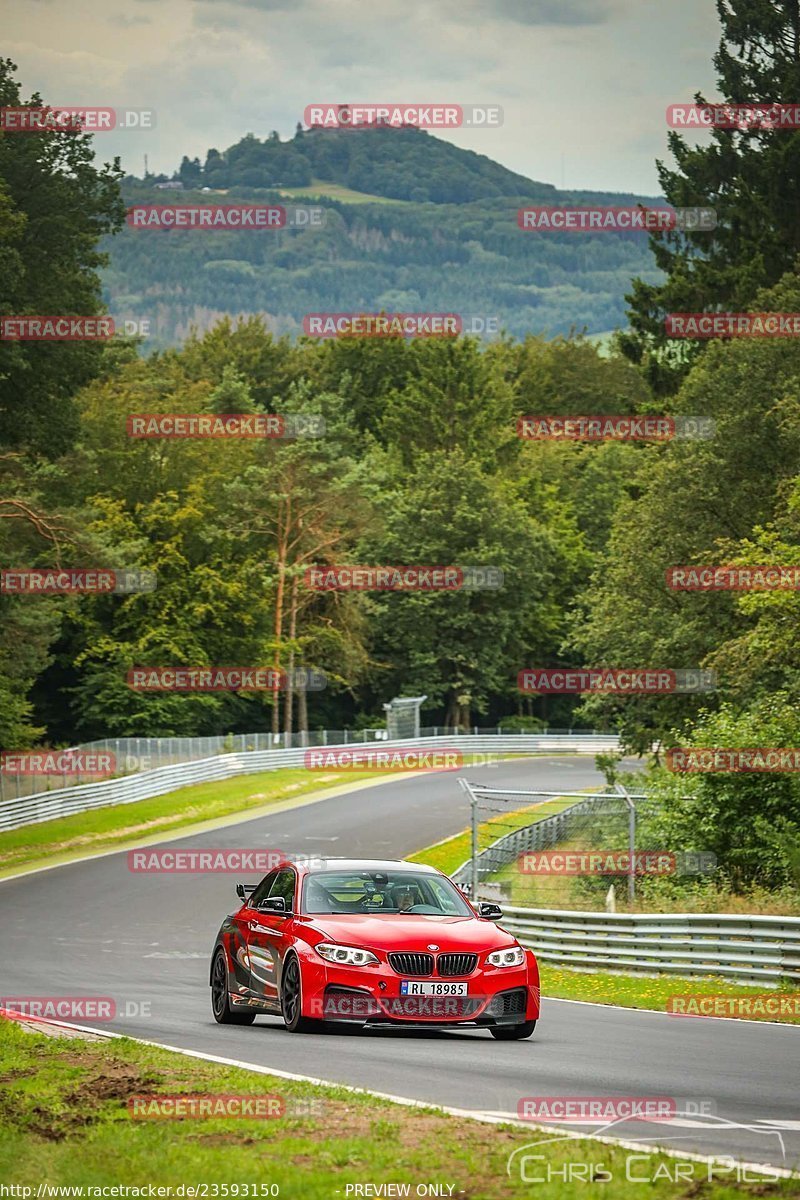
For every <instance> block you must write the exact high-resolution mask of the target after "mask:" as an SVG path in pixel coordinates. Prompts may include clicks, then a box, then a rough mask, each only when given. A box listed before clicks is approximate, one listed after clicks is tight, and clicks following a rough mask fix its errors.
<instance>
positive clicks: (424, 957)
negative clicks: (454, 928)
mask: <svg viewBox="0 0 800 1200" xmlns="http://www.w3.org/2000/svg"><path fill="white" fill-rule="evenodd" d="M389 963H390V965H391V968H392V970H393V971H397V974H398V975H432V974H433V955H432V954H408V953H405V952H403V953H395V954H390V955H389Z"/></svg>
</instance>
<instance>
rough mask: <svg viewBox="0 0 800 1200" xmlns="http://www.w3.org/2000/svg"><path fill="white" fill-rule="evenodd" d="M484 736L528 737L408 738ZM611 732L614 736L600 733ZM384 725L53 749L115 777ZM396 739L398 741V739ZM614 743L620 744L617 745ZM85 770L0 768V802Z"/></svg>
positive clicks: (344, 737) (437, 732)
mask: <svg viewBox="0 0 800 1200" xmlns="http://www.w3.org/2000/svg"><path fill="white" fill-rule="evenodd" d="M595 732H596V731H595V730H593V729H546V730H542V731H541V733H540V734H537V735H536V736H541V737H546V738H551V737H560V736H562V735H566V736H568V737H573V736H579V735H589V736H592V735H594V734H595ZM479 735H483V736H486V737H514V738H516V737H529V736H531V735H530V734H517V733H515V732H512V731H511V730H510V729H507V730H505V731H504V730H503V727H502V725H496V726H490V727H489V728H485V729H481V728H479V727H478V726H477V725H476V726H474V727H473V728H472V729H471V730H463V731H460V730H458V729H448V728H446V727H442V726H441V725H429V726H423V728H421V729H420V730H419V731H418V732H416V733H415V732H412V731H409V732H408V733H405V734H404V735H403V736H404V738H406V739H407V738H415V737H419V738H420V739H423V738H424V739H426V740H427V739H428V738H437V737H445V738H459V739H460V738H462V737H472V736H475V737H477V736H479ZM600 736H613V735H606V734H603V735H600ZM386 740H387V734H386V730H385V729H358V730H348V729H309V730H300V731H295V732H294V733H267V732H265V731H263V730H262V731H261V732H260V733H229V734H224V735H223V734H217V735H212V736H208V737H206V736H203V737H122V738H101V739H100V740H99V741H94V742H83V743H82V744H81V745H78V746H72V747H70V749H69V750H64V751H62V750H59V751H53V753H54V754H57V755H67V754H77V755H78V756H79V757H80V753H81V752H83V753H84V754H89V755H94V754H99V755H106V756H108V757H109V758H110V759H111V760H112V761H113V763H114V770H113V771H112V772H111V773H112V774H113V775H115V776H118V775H134V774H136V773H138V772H140V771H155V770H157V769H158V767H174V766H175V765H176V764H177V763H183V762H197V761H199V760H200V759H206V758H211V757H212V756H213V755H218V754H252V753H254V752H255V751H257V750H305V749H306V748H307V747H312V746H354V745H359V746H360V745H368V744H371V743H375V742H379V743H382V744H383V743H385V742H386ZM395 740H397V739H395ZM615 744H616V743H615ZM96 782H97V778H96V775H95V776H94V777H93V776H92V775H91V774H89V773H87V774H86V777H85V778H82V777H81V775H80V773H78V772H76V774H75V775H70V773H69V772H68V771H67V770H66V768H65V769H64V770H63V771H62V772H61V774H60V775H31V774H23V773H21V772H15V771H13V770H12V769H11V768H10V767H0V804H2V802H3V801H4V800H15V799H16V800H18V799H21V797H23V796H34V795H37V794H38V793H39V792H52V791H55V790H56V789H57V788H62V787H81V786H82V785H83V784H85V783H96Z"/></svg>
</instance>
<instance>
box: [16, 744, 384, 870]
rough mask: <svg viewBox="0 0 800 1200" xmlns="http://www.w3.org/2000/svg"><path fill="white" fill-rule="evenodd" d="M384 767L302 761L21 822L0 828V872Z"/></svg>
mask: <svg viewBox="0 0 800 1200" xmlns="http://www.w3.org/2000/svg"><path fill="white" fill-rule="evenodd" d="M385 775H386V772H385V771H366V770H359V771H325V772H321V771H308V770H305V768H303V767H296V768H285V769H281V770H277V771H264V772H261V773H259V774H256V775H239V776H236V778H234V779H225V780H221V781H218V782H215V783H199V784H193V785H192V786H191V787H185V788H180V789H179V790H178V791H175V792H168V793H167V794H166V795H164V796H154V797H153V798H152V799H150V800H137V801H136V802H135V803H133V804H118V805H113V806H110V807H108V808H97V809H93V810H92V811H90V812H84V813H76V814H75V815H74V816H71V817H58V818H57V819H56V820H54V821H43V822H41V824H38V825H24V826H23V827H22V828H21V829H12V830H9V831H8V832H4V833H0V877H2V875H3V874H7V873H9V872H10V871H13V870H16V869H19V868H20V867H22V866H29V865H31V864H33V863H38V862H40V861H42V862H45V861H46V862H48V863H53V862H66V861H68V860H69V859H70V858H76V857H80V856H81V855H84V854H91V853H93V852H100V851H103V850H110V849H114V848H115V847H117V846H119V845H122V844H124V843H126V842H130V841H138V842H141V840H142V839H143V838H146V837H151V836H153V835H158V834H163V835H166V834H168V833H171V832H173V831H174V830H178V829H183V828H184V827H186V826H190V825H193V824H196V823H198V822H203V821H213V820H218V819H222V818H225V817H228V816H232V815H234V814H245V813H248V812H250V811H253V812H258V810H259V809H261V808H264V807H266V806H269V805H272V804H279V803H282V802H284V801H287V800H293V799H295V798H297V797H302V796H307V795H308V794H310V793H312V792H318V791H323V790H326V789H330V788H332V787H336V786H341V785H342V784H346V783H357V782H359V781H360V780H363V779H367V778H374V777H376V776H383V777H385Z"/></svg>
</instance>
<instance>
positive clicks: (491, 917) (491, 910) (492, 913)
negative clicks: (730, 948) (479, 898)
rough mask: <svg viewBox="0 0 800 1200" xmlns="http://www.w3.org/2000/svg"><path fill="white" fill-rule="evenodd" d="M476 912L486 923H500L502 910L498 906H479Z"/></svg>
mask: <svg viewBox="0 0 800 1200" xmlns="http://www.w3.org/2000/svg"><path fill="white" fill-rule="evenodd" d="M478 912H479V913H480V915H481V916H482V917H485V918H486V920H487V921H502V919H503V910H502V908H501V907H500V905H499V904H479V905H478Z"/></svg>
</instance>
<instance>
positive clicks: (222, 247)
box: [102, 129, 662, 349]
mask: <svg viewBox="0 0 800 1200" xmlns="http://www.w3.org/2000/svg"><path fill="white" fill-rule="evenodd" d="M165 182H175V183H178V184H181V185H182V190H181V191H172V190H159V188H158V186H157V185H158V184H159V183H161V184H163V183H165ZM209 193H210V194H209ZM123 195H124V197H125V201H126V203H127V204H129V205H132V204H142V203H150V204H164V203H168V202H171V203H175V202H176V201H179V202H181V203H204V204H208V203H209V202H210V201H214V202H216V203H226V204H227V203H236V202H240V201H243V200H252V201H254V202H257V203H266V202H273V201H274V202H283V203H284V204H285V203H287V200H295V199H297V198H299V197H307V198H310V199H316V200H317V201H318V202H319V203H320V204H321V205H322V207H323V208H324V218H325V224H324V226H323V227H322V228H314V229H280V230H270V231H266V232H251V231H246V232H241V233H232V232H220V231H215V233H214V235H213V236H211V237H209V236H207V235H206V234H205V233H203V232H195V231H191V230H176V231H171V232H170V231H163V230H159V231H153V230H150V231H143V230H135V229H129V228H125V229H124V230H122V231H121V232H120V233H119V234H118V236H117V237H115V238H113V239H108V240H107V242H106V244H105V249H106V250H108V251H109V253H110V265H109V267H108V268H107V270H106V271H105V272H104V273H103V276H102V278H103V284H104V295H105V299H106V302H107V305H108V308H109V311H110V312H112V313H113V315H114V316H115V318H117V319H118V320H120V321H124V320H129V321H147V322H148V323H149V330H148V342H147V346H148V348H151V349H162V348H166V347H167V346H171V345H175V344H177V343H179V342H181V341H183V340H184V339H185V338H186V337H187V336H188V333H189V331H190V329H191V328H192V327H193V326H194V327H195V328H198V329H200V330H206V329H209V328H211V327H212V326H213V324H214V323H215V322H216V321H217V320H218V319H219V318H220V317H221V316H223V315H230V316H238V315H240V314H251V313H256V314H259V315H261V316H262V317H263V319H264V322H265V325H266V328H267V329H268V330H269V331H270V332H272V333H273V334H277V335H281V334H283V333H289V334H292V335H296V334H297V333H299V332H300V330H301V329H302V319H303V316H304V315H305V314H306V313H308V312H317V311H320V310H324V311H328V310H332V311H336V312H350V311H367V312H378V311H381V310H389V311H401V312H409V311H413V312H417V311H423V312H457V313H461V314H468V315H473V314H474V315H484V316H490V317H493V318H497V320H498V322H499V326H500V328H502V329H504V330H506V331H508V333H509V334H511V335H512V336H515V337H524V336H525V335H526V334H527V333H529V332H534V333H540V334H542V335H546V336H551V337H552V336H555V335H558V334H562V335H568V334H569V333H570V332H571V331H572V330H577V331H582V330H585V331H586V332H587V333H589V334H596V333H605V332H607V331H609V330H613V329H615V328H617V327H618V326H620V325H622V324H624V323H625V304H624V298H623V297H624V293H625V290H626V288H627V287H628V285H629V282H630V278H631V276H632V275H641V276H642V278H643V279H644V280H646V281H648V282H649V283H652V284H654V285H655V284H657V283H658V281H659V280H660V279H661V278H662V275H661V272H660V271H659V270H658V269H657V268H656V267H655V266H654V264H653V261H652V257H651V255H650V253H649V250H648V246H647V238H646V235H644V234H642V233H640V232H637V233H611V232H603V233H600V234H596V233H595V234H592V233H580V234H575V233H573V232H561V233H559V232H555V231H554V232H547V233H542V232H538V231H524V232H523V231H522V230H520V228H519V227H518V225H517V212H518V210H519V208H520V207H522V206H524V205H525V204H526V203H527V204H559V203H575V204H580V203H588V202H595V203H605V204H618V205H624V204H635V203H636V202H637V201H638V200H640V199H645V198H643V197H636V196H632V195H622V194H620V195H617V194H611V193H609V194H605V193H588V192H577V193H568V192H563V191H562V192H560V191H557V190H556V189H555V188H554V187H552V186H551V185H550V184H545V183H536V182H534V181H532V180H529V179H525V178H524V177H523V176H521V175H516V174H514V173H513V172H512V171H509V170H507V169H506V168H505V167H502V166H500V165H499V164H498V163H495V162H492V160H491V159H489V158H487V157H485V156H484V155H479V154H475V153H473V152H472V151H469V150H462V149H460V148H459V147H457V146H452V145H450V144H449V143H447V142H444V141H442V139H441V138H437V137H433V136H431V135H430V134H427V133H425V132H422V131H420V130H416V129H380V130H378V129H373V130H359V131H353V132H345V131H337V130H303V129H298V132H297V134H296V135H295V137H294V138H293V139H291V140H290V141H288V142H282V141H281V140H280V139H279V138H278V135H277V134H276V133H273V134H271V135H270V136H269V137H267V138H265V139H264V140H260V139H259V138H257V137H255V136H254V135H253V134H248V135H247V136H246V137H245V138H243V139H242V140H241V141H240V142H238V143H237V144H236V145H234V146H231V147H229V148H228V149H227V150H225V151H223V152H221V153H220V152H219V151H217V150H209V152H208V154H207V156H206V159H205V162H204V163H203V164H202V165H201V164H200V162H199V160H194V161H190V160H189V159H187V158H184V160H183V162H182V164H181V167H180V169H179V171H176V172H175V176H174V180H173V181H167V180H166V177H163V176H147V177H145V178H142V179H137V178H135V177H133V176H126V177H125V179H124V180H123Z"/></svg>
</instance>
